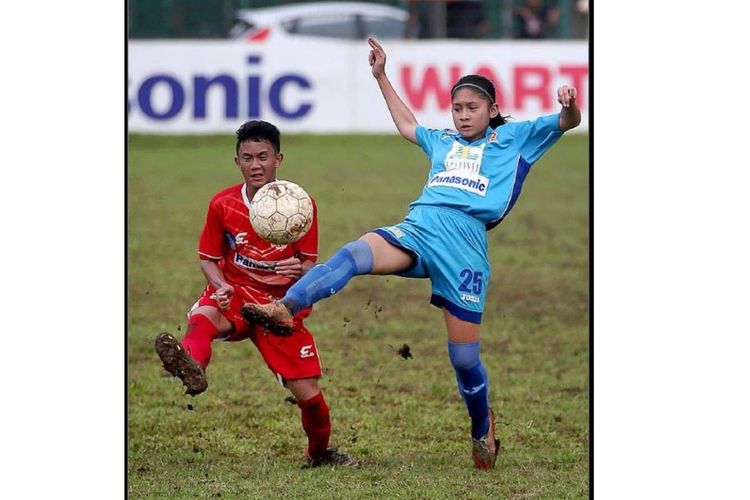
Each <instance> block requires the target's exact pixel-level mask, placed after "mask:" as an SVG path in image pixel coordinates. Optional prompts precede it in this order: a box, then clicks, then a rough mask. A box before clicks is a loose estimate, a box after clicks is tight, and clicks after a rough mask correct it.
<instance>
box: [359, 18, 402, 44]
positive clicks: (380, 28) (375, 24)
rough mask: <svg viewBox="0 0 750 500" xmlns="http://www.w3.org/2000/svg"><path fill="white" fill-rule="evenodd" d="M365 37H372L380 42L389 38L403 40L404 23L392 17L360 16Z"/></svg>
mask: <svg viewBox="0 0 750 500" xmlns="http://www.w3.org/2000/svg"><path fill="white" fill-rule="evenodd" d="M360 19H361V20H362V25H363V27H364V31H365V35H366V36H374V37H376V38H379V39H381V40H387V39H389V38H403V37H404V31H405V29H406V23H404V22H403V21H399V20H398V19H393V18H392V17H375V16H361V17H360Z"/></svg>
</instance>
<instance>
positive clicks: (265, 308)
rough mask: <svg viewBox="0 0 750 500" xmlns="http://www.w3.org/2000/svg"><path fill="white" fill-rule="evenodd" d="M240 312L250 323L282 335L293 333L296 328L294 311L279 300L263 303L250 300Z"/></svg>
mask: <svg viewBox="0 0 750 500" xmlns="http://www.w3.org/2000/svg"><path fill="white" fill-rule="evenodd" d="M240 314H242V317H243V318H245V320H246V321H247V322H248V323H251V324H256V325H261V326H264V327H265V328H266V329H267V330H268V331H269V332H271V333H273V334H275V335H279V336H281V337H286V336H288V335H291V334H292V331H293V330H294V320H293V319H292V313H290V312H289V310H288V309H287V308H286V306H285V305H284V304H282V303H281V302H279V301H278V300H274V301H273V302H271V303H269V304H263V305H261V304H251V303H249V302H248V303H247V304H245V305H243V306H242V309H240Z"/></svg>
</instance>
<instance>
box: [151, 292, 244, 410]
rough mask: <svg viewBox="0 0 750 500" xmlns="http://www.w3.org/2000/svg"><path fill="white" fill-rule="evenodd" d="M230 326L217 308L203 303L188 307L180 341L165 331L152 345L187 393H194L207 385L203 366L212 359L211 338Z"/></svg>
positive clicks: (221, 333) (225, 331) (219, 334)
mask: <svg viewBox="0 0 750 500" xmlns="http://www.w3.org/2000/svg"><path fill="white" fill-rule="evenodd" d="M230 330H231V324H230V323H229V321H228V320H227V319H226V318H224V316H223V315H222V314H221V313H220V312H219V310H218V309H217V308H215V307H212V306H207V305H204V306H200V307H198V308H196V309H194V310H193V311H191V313H190V317H189V319H188V330H187V333H186V334H185V338H184V339H183V340H182V345H180V343H179V342H178V341H177V339H176V338H175V337H173V336H172V335H170V334H169V333H167V332H164V333H161V334H160V335H159V336H157V337H156V340H155V342H154V348H155V349H156V353H157V354H158V355H159V358H160V359H161V361H162V364H163V365H164V368H165V369H166V370H167V371H168V372H169V373H171V374H172V375H173V376H175V377H177V378H179V379H180V380H181V381H182V383H183V385H185V388H186V391H185V392H186V393H187V394H190V395H191V396H195V395H196V394H200V393H202V392H203V391H205V390H206V388H207V387H208V380H206V372H205V369H206V366H207V365H208V362H209V360H210V359H211V342H212V341H213V339H214V338H216V337H218V336H222V335H225V334H227V333H229V331H230Z"/></svg>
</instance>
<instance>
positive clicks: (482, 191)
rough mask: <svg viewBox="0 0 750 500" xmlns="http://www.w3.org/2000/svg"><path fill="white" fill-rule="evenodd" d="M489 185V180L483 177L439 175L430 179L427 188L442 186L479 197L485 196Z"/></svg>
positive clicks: (474, 175)
mask: <svg viewBox="0 0 750 500" xmlns="http://www.w3.org/2000/svg"><path fill="white" fill-rule="evenodd" d="M489 183H490V182H489V179H488V178H487V177H485V176H483V175H477V174H469V173H461V174H455V173H453V174H447V173H441V174H437V175H435V176H434V177H433V178H432V179H430V182H429V183H428V184H427V185H428V187H437V186H444V187H452V188H458V189H463V190H464V191H469V192H471V193H474V194H478V195H479V196H484V195H486V194H487V186H488V185H489Z"/></svg>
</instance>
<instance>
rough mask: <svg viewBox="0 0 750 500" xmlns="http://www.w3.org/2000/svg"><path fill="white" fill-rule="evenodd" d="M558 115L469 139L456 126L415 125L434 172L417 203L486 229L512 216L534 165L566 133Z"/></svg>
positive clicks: (414, 203) (521, 123)
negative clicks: (456, 212)
mask: <svg viewBox="0 0 750 500" xmlns="http://www.w3.org/2000/svg"><path fill="white" fill-rule="evenodd" d="M559 121H560V115H559V114H555V115H549V116H542V117H540V118H537V119H536V120H533V121H523V122H514V123H506V124H505V125H501V126H499V127H498V128H497V129H494V130H493V129H492V128H490V127H487V132H486V133H485V135H484V137H482V138H481V139H478V140H476V141H474V142H469V141H467V140H466V139H464V138H463V137H462V136H461V135H460V134H458V133H457V132H454V131H452V130H436V129H427V128H425V127H422V126H421V125H419V126H417V128H416V136H417V143H418V144H419V145H420V146H421V147H422V149H423V150H424V152H425V153H427V156H428V157H429V158H430V162H431V166H430V173H429V175H428V177H427V184H426V185H425V187H424V190H423V191H422V195H421V196H420V197H419V198H418V199H417V200H416V201H414V202H413V203H412V204H411V205H410V208H412V207H415V206H419V205H431V206H439V207H450V208H454V209H456V210H460V211H461V212H464V213H466V214H468V215H471V216H472V217H475V218H477V219H479V220H480V221H482V222H483V223H484V224H485V225H486V226H487V228H492V227H494V226H495V225H497V224H499V223H500V221H502V219H503V218H504V217H505V216H506V215H508V212H510V210H511V208H513V205H514V204H515V202H516V200H517V199H518V196H519V195H520V194H521V187H522V185H523V181H524V179H526V174H528V173H529V169H530V168H531V166H532V165H533V164H534V163H535V162H536V161H537V160H538V159H539V158H540V157H541V156H542V154H544V152H546V151H547V150H548V149H549V148H550V147H552V145H553V144H554V143H555V142H557V140H558V139H559V138H560V137H561V136H562V134H563V133H562V131H561V130H560V125H559Z"/></svg>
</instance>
